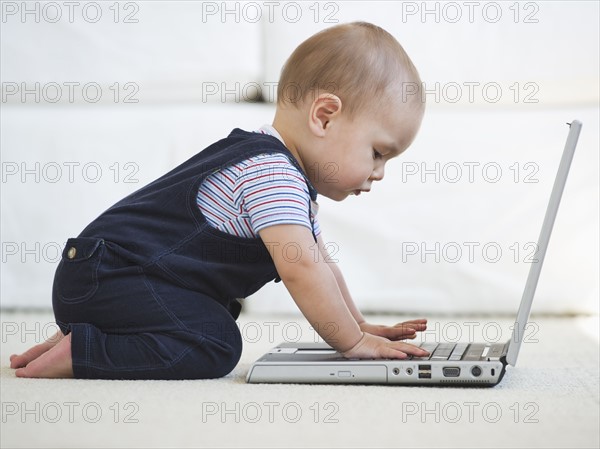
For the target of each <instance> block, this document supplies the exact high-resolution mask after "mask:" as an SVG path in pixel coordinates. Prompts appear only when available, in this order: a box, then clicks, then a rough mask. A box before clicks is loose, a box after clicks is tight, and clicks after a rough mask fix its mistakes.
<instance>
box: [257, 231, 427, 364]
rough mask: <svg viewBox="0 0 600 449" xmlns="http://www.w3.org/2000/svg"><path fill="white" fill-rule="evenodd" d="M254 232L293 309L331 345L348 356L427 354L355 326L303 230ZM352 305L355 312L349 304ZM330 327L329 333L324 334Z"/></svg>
mask: <svg viewBox="0 0 600 449" xmlns="http://www.w3.org/2000/svg"><path fill="white" fill-rule="evenodd" d="M259 234H260V237H261V238H262V240H263V242H264V243H265V245H266V246H267V248H268V249H269V252H270V253H271V257H272V258H273V262H274V263H275V267H276V268H277V272H278V274H279V277H280V278H281V280H282V281H283V283H284V284H285V286H286V288H287V289H288V291H289V292H290V294H291V295H292V297H293V298H294V301H295V302H296V304H297V305H298V308H299V309H300V311H301V312H302V313H303V314H304V316H305V317H306V319H307V320H308V321H309V322H310V324H311V325H312V326H313V328H314V329H315V330H316V331H317V332H318V333H319V335H321V337H322V338H323V339H324V340H325V341H326V342H327V343H328V344H329V345H330V346H331V347H333V348H334V349H336V350H337V351H338V352H340V353H342V354H343V355H344V356H346V357H350V358H353V357H356V358H380V357H384V358H405V357H406V355H407V354H413V355H416V356H423V355H426V354H427V352H426V351H423V350H422V349H420V348H418V347H416V346H414V345H411V344H408V343H403V342H399V341H390V340H388V339H387V338H384V337H379V336H375V335H372V334H369V333H366V332H363V331H362V330H361V328H360V326H359V324H358V322H357V320H356V319H355V317H354V316H353V313H352V312H351V311H350V309H349V308H348V305H347V304H346V301H345V300H344V296H343V295H342V292H341V290H340V287H339V286H338V282H337V279H336V276H335V275H334V272H333V271H332V270H331V269H330V267H329V266H328V263H327V262H326V261H325V260H324V258H323V257H315V251H314V249H315V247H314V240H313V236H312V233H311V232H310V230H309V229H308V228H306V227H304V226H300V225H275V226H270V227H267V228H263V229H262V230H260V231H259ZM319 254H320V253H319ZM344 285H345V284H344ZM353 308H354V309H355V313H359V314H360V312H358V310H357V309H356V307H355V306H354V307H353ZM361 316H362V315H358V318H359V319H360V317H361ZM331 329H334V330H335V332H330V330H331Z"/></svg>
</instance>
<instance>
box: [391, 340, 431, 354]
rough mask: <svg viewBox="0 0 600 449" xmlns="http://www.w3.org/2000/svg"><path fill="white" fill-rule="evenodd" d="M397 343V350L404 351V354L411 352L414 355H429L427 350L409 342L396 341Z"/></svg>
mask: <svg viewBox="0 0 600 449" xmlns="http://www.w3.org/2000/svg"><path fill="white" fill-rule="evenodd" d="M397 345H398V346H396V347H397V348H398V349H399V350H401V351H403V352H405V353H406V354H412V355H416V356H418V357H422V356H426V355H429V352H427V351H425V350H424V349H422V348H420V347H418V346H415V345H411V344H410V343H401V342H398V343H397Z"/></svg>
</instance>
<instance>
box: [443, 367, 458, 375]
mask: <svg viewBox="0 0 600 449" xmlns="http://www.w3.org/2000/svg"><path fill="white" fill-rule="evenodd" d="M442 373H444V377H458V376H460V368H459V367H458V366H445V367H443V368H442Z"/></svg>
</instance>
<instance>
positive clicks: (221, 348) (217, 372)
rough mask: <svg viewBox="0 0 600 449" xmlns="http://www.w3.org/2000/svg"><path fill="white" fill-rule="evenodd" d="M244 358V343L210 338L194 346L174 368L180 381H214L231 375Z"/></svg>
mask: <svg viewBox="0 0 600 449" xmlns="http://www.w3.org/2000/svg"><path fill="white" fill-rule="evenodd" d="M241 356H242V342H241V339H240V341H238V342H235V341H233V342H232V341H231V340H230V341H227V342H223V341H219V340H213V339H210V338H207V339H205V340H204V341H203V342H202V343H200V344H198V345H196V346H194V347H193V348H192V349H190V351H189V352H188V353H187V354H186V355H185V356H184V357H182V358H181V360H180V361H179V362H178V363H176V364H175V365H174V366H173V368H174V370H175V371H176V377H178V378H180V379H214V378H218V377H223V376H226V375H227V374H229V373H230V372H231V371H233V369H234V368H235V367H236V366H237V364H238V362H239V361H240V358H241Z"/></svg>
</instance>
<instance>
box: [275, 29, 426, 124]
mask: <svg viewBox="0 0 600 449" xmlns="http://www.w3.org/2000/svg"><path fill="white" fill-rule="evenodd" d="M398 87H400V88H401V92H398V91H397V90H394V91H393V92H394V93H396V94H398V93H399V94H400V97H399V98H397V100H399V101H403V102H405V103H411V106H413V107H415V109H416V110H419V111H422V110H423V108H424V103H423V101H422V100H421V79H420V77H419V73H418V72H417V69H416V68H415V66H414V64H413V63H412V61H411V60H410V58H409V57H408V55H407V54H406V52H405V51H404V49H403V48H402V46H401V45H400V44H399V43H398V41H397V40H396V39H395V38H394V37H393V36H392V35H391V34H390V33H388V32H387V31H385V30H384V29H383V28H380V27H378V26H376V25H373V24H371V23H367V22H353V23H347V24H341V25H337V26H334V27H331V28H327V29H325V30H323V31H320V32H319V33H317V34H315V35H313V36H311V37H310V38H308V39H307V40H305V41H304V42H302V43H301V44H300V45H299V46H298V47H297V48H296V49H295V50H294V52H293V53H292V54H291V55H290V57H289V58H288V60H287V61H286V63H285V64H284V66H283V68H282V70H281V77H280V79H279V84H278V86H277V104H278V105H283V104H286V103H292V104H294V105H296V106H297V107H298V106H299V103H301V102H302V101H304V100H305V99H307V98H308V96H309V95H312V99H314V98H316V97H317V96H318V95H319V94H322V93H324V92H327V93H332V94H334V95H337V96H338V97H339V98H340V99H341V100H342V105H343V111H344V113H345V114H348V116H349V117H353V116H355V115H356V112H357V111H359V110H363V109H369V108H372V107H374V106H375V105H376V104H378V103H381V100H382V99H384V100H385V101H386V102H387V101H388V100H393V98H390V88H396V89H397V88H398Z"/></svg>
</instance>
